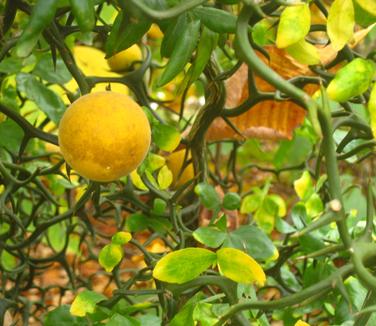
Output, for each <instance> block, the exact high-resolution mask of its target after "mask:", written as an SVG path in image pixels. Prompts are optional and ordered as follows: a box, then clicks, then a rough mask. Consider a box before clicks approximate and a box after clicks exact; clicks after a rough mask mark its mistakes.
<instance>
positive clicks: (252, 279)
mask: <svg viewBox="0 0 376 326" xmlns="http://www.w3.org/2000/svg"><path fill="white" fill-rule="evenodd" d="M217 259H218V261H217V263H218V269H219V272H220V273H221V274H222V275H224V276H226V277H227V278H229V279H231V280H233V281H235V282H238V283H257V284H258V285H260V286H263V285H264V283H265V281H266V276H265V273H264V271H263V269H262V267H261V266H260V265H259V264H258V263H257V262H256V261H255V260H254V259H253V258H252V257H251V256H249V255H247V254H246V253H244V252H243V251H241V250H238V249H234V248H222V249H220V250H218V251H217Z"/></svg>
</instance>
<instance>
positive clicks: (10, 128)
mask: <svg viewBox="0 0 376 326" xmlns="http://www.w3.org/2000/svg"><path fill="white" fill-rule="evenodd" d="M23 137H24V132H23V129H22V128H21V127H20V126H19V125H18V124H17V123H15V122H14V121H13V120H11V119H7V120H5V121H3V122H1V123H0V147H5V148H6V149H8V150H10V151H11V152H13V153H16V152H17V151H18V149H19V147H20V145H21V142H22V139H23Z"/></svg>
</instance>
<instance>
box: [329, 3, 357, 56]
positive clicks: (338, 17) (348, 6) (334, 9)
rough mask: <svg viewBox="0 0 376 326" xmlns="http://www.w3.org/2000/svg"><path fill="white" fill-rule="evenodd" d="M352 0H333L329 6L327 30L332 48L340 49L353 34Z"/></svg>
mask: <svg viewBox="0 0 376 326" xmlns="http://www.w3.org/2000/svg"><path fill="white" fill-rule="evenodd" d="M354 25H355V18H354V6H353V2H352V0H335V1H334V2H333V3H332V5H331V6H330V8H329V12H328V21H327V32H328V36H329V39H330V41H331V45H332V47H333V49H334V50H336V51H339V50H341V49H342V48H343V47H344V46H345V45H346V43H347V42H348V41H350V39H351V38H352V36H353V35H354Z"/></svg>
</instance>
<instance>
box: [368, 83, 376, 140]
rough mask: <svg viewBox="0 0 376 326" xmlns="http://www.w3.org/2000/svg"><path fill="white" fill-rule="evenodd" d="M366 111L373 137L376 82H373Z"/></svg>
mask: <svg viewBox="0 0 376 326" xmlns="http://www.w3.org/2000/svg"><path fill="white" fill-rule="evenodd" d="M368 111H369V115H370V118H371V129H372V134H373V138H376V83H374V84H373V87H372V91H371V95H370V97H369V102H368Z"/></svg>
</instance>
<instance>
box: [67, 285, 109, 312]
mask: <svg viewBox="0 0 376 326" xmlns="http://www.w3.org/2000/svg"><path fill="white" fill-rule="evenodd" d="M105 299H106V297H105V296H104V295H103V294H100V293H96V292H94V291H89V290H84V291H82V292H81V293H79V294H78V295H77V296H76V297H75V299H74V300H73V302H72V305H71V308H70V313H71V314H72V315H73V316H79V317H84V316H85V315H86V314H87V313H93V312H94V310H95V306H96V304H97V303H98V302H101V301H103V300H105Z"/></svg>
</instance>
